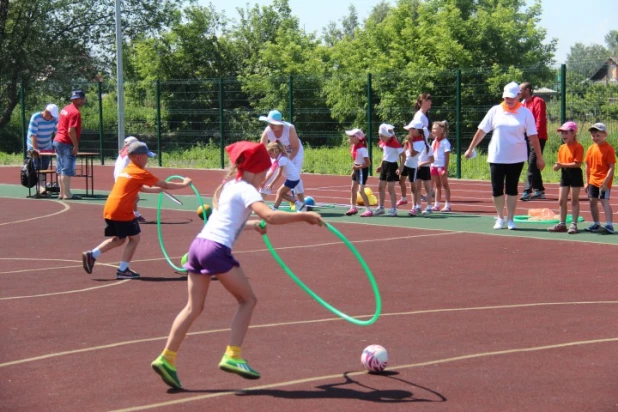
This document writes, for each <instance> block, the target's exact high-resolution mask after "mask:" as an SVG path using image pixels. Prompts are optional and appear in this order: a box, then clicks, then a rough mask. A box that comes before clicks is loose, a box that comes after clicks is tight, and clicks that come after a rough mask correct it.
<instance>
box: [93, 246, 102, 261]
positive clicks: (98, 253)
mask: <svg viewBox="0 0 618 412" xmlns="http://www.w3.org/2000/svg"><path fill="white" fill-rule="evenodd" d="M91 253H92V257H93V258H95V259H96V258H98V257H99V256H101V251H100V250H99V248H98V247H95V248H94V249H92V252H91Z"/></svg>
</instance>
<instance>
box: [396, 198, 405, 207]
mask: <svg viewBox="0 0 618 412" xmlns="http://www.w3.org/2000/svg"><path fill="white" fill-rule="evenodd" d="M407 204H408V201H407V200H403V199H399V201H398V202H397V203H396V204H395V205H396V206H403V205H407Z"/></svg>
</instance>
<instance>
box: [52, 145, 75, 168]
mask: <svg viewBox="0 0 618 412" xmlns="http://www.w3.org/2000/svg"><path fill="white" fill-rule="evenodd" d="M54 149H56V173H57V174H58V176H75V160H76V159H77V156H74V155H72V154H71V152H72V151H73V145H72V144H65V143H59V142H54Z"/></svg>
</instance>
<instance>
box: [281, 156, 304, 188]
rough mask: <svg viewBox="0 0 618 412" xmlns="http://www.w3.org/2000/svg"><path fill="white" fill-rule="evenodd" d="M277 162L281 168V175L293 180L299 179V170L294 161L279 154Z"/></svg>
mask: <svg viewBox="0 0 618 412" xmlns="http://www.w3.org/2000/svg"><path fill="white" fill-rule="evenodd" d="M277 163H278V164H279V167H280V168H281V171H282V174H283V177H285V178H286V179H288V180H291V181H293V182H295V181H297V180H300V172H299V171H298V168H297V167H296V165H295V164H294V162H292V161H291V160H290V159H288V158H287V157H285V156H281V155H279V158H278V159H277Z"/></svg>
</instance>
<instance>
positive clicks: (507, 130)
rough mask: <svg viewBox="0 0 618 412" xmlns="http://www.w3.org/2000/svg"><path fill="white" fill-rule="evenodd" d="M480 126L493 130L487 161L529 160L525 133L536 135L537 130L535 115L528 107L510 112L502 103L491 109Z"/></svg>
mask: <svg viewBox="0 0 618 412" xmlns="http://www.w3.org/2000/svg"><path fill="white" fill-rule="evenodd" d="M478 128H479V129H481V130H482V131H484V132H485V133H489V132H491V131H493V134H492V136H491V141H490V142H489V148H488V150H487V162H489V163H504V164H512V163H520V162H525V161H526V160H528V148H527V146H526V137H525V134H527V135H528V136H532V135H536V134H537V130H536V124H535V122H534V116H533V115H532V112H531V111H530V110H528V109H527V108H525V107H523V106H521V107H520V108H519V109H518V110H517V113H510V112H507V111H506V110H504V109H503V108H502V106H501V105H497V106H494V107H492V108H491V109H489V111H488V112H487V114H486V115H485V118H484V119H483V120H482V121H481V123H480V124H479V127H478Z"/></svg>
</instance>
